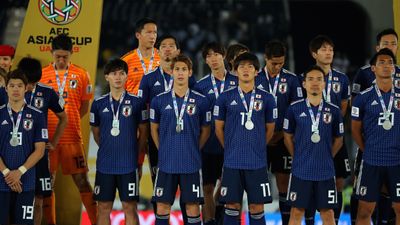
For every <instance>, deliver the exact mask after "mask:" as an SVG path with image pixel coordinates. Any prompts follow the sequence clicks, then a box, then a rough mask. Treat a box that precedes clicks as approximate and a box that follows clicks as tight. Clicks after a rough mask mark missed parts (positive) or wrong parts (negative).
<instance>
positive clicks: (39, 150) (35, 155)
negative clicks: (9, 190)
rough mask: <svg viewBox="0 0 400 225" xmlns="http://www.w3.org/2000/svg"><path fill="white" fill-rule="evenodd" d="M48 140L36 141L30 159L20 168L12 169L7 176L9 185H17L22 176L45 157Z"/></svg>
mask: <svg viewBox="0 0 400 225" xmlns="http://www.w3.org/2000/svg"><path fill="white" fill-rule="evenodd" d="M45 145H46V142H35V150H34V151H33V152H32V154H30V155H29V157H28V159H27V160H26V161H25V163H24V164H23V165H21V166H20V167H19V168H18V169H16V170H12V171H10V172H9V173H8V174H7V176H6V183H7V184H8V185H9V186H12V185H17V184H18V183H19V182H20V179H21V176H22V175H23V174H24V173H25V172H26V171H27V170H29V169H30V168H32V167H33V166H35V164H36V163H37V162H38V161H39V160H40V159H41V158H42V157H43V155H44V148H45Z"/></svg>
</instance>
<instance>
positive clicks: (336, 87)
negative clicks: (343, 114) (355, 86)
mask: <svg viewBox="0 0 400 225" xmlns="http://www.w3.org/2000/svg"><path fill="white" fill-rule="evenodd" d="M332 90H333V92H335V93H339V92H340V83H339V82H333V83H332Z"/></svg>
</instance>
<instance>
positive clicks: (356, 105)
mask: <svg viewBox="0 0 400 225" xmlns="http://www.w3.org/2000/svg"><path fill="white" fill-rule="evenodd" d="M363 107H364V96H363V95H358V96H357V97H355V98H354V99H353V101H352V106H351V119H352V120H362V119H363V117H364V109H363Z"/></svg>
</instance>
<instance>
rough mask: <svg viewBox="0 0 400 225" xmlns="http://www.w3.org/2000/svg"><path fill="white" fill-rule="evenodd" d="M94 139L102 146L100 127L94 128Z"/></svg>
mask: <svg viewBox="0 0 400 225" xmlns="http://www.w3.org/2000/svg"><path fill="white" fill-rule="evenodd" d="M92 133H93V139H94V141H95V142H96V144H97V145H98V146H100V127H97V126H92Z"/></svg>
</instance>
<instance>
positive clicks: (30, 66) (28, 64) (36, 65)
mask: <svg viewBox="0 0 400 225" xmlns="http://www.w3.org/2000/svg"><path fill="white" fill-rule="evenodd" d="M18 69H21V70H22V71H24V73H25V76H26V78H27V79H28V83H31V84H33V83H36V82H39V81H40V79H41V78H42V64H41V63H40V61H39V60H37V59H34V58H30V57H24V58H22V59H21V61H19V63H18Z"/></svg>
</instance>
